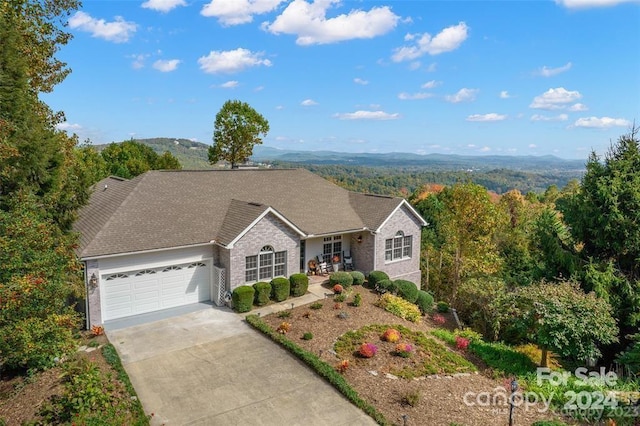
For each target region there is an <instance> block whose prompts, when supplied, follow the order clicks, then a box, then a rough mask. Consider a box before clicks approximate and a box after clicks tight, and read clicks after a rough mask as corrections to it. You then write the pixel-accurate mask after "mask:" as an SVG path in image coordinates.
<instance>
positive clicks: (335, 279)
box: [329, 271, 353, 289]
mask: <svg viewBox="0 0 640 426" xmlns="http://www.w3.org/2000/svg"><path fill="white" fill-rule="evenodd" d="M329 284H330V285H332V286H333V285H335V284H340V285H341V286H342V287H343V288H345V289H347V288H349V287H351V285H352V284H353V277H352V276H351V274H350V273H348V272H345V271H338V272H334V273H333V274H331V275H330V276H329Z"/></svg>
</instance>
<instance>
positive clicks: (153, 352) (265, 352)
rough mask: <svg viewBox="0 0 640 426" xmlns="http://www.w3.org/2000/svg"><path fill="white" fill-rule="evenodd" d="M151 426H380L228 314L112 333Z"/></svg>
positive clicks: (214, 312) (209, 313) (219, 311)
mask: <svg viewBox="0 0 640 426" xmlns="http://www.w3.org/2000/svg"><path fill="white" fill-rule="evenodd" d="M107 336H108V337H109V340H110V341H111V343H113V345H114V346H115V347H116V349H117V351H118V353H119V354H120V358H121V359H122V363H123V365H124V367H125V369H126V370H127V373H128V374H129V377H130V379H131V382H132V383H133V386H134V387H135V389H136V391H137V393H138V397H139V398H140V401H141V402H142V406H143V407H144V410H145V412H146V413H148V414H150V413H153V418H152V420H151V424H152V425H159V424H166V425H225V426H227V425H279V426H284V425H287V426H288V425H303V424H304V425H305V426H310V425H323V426H324V425H375V424H376V423H375V422H374V421H373V420H372V419H371V418H370V417H369V416H367V415H366V414H364V413H363V412H362V411H361V410H360V409H358V408H356V407H355V406H354V405H352V404H351V403H350V402H348V401H347V400H346V399H345V398H344V397H342V395H340V394H339V393H338V392H337V391H336V390H335V389H333V387H331V386H330V385H329V384H327V383H326V382H325V381H324V380H323V379H321V378H320V377H318V376H316V375H315V373H313V372H312V371H311V370H310V369H309V368H307V367H306V366H305V365H304V364H302V363H301V362H300V361H298V360H297V359H296V358H294V357H293V356H291V355H290V354H289V353H288V352H286V351H285V350H284V349H282V348H280V347H279V346H278V345H276V344H275V343H273V342H271V341H270V340H269V339H267V338H266V337H264V336H263V335H261V334H260V333H258V332H257V331H255V330H253V329H252V328H250V327H249V326H248V325H247V324H246V323H245V322H244V321H243V320H242V318H241V317H240V316H239V315H237V314H235V313H233V312H232V311H230V310H228V309H225V308H214V307H212V308H209V309H204V310H200V311H197V312H192V313H188V314H184V315H180V316H176V317H173V318H167V319H163V320H160V321H156V322H151V323H147V324H141V325H135V326H131V327H127V328H121V329H118V330H111V331H109V330H108V331H107Z"/></svg>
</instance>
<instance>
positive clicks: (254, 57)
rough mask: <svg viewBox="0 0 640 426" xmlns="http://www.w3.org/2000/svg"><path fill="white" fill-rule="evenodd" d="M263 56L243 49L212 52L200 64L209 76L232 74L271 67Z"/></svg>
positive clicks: (200, 60)
mask: <svg viewBox="0 0 640 426" xmlns="http://www.w3.org/2000/svg"><path fill="white" fill-rule="evenodd" d="M262 56H263V53H261V52H251V51H250V50H247V49H243V48H241V47H240V48H238V49H235V50H212V51H211V52H209V54H208V55H207V56H202V57H200V58H199V59H198V64H200V69H201V70H203V71H204V72H206V73H207V74H216V73H229V74H230V73H236V72H240V71H243V70H244V69H245V68H250V67H257V66H260V65H264V66H265V67H270V66H271V61H270V60H268V59H262Z"/></svg>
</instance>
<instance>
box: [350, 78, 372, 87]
mask: <svg viewBox="0 0 640 426" xmlns="http://www.w3.org/2000/svg"><path fill="white" fill-rule="evenodd" d="M353 82H354V83H356V84H361V85H363V86H366V85H367V84H369V82H368V81H367V80H363V79H361V78H359V77H356V78H354V79H353Z"/></svg>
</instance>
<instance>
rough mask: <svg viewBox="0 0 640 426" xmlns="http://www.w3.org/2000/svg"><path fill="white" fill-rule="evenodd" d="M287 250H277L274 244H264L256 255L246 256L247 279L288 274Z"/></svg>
mask: <svg viewBox="0 0 640 426" xmlns="http://www.w3.org/2000/svg"><path fill="white" fill-rule="evenodd" d="M286 274H287V252H286V251H275V250H274V248H273V247H272V246H268V245H267V246H263V247H262V248H261V249H260V252H259V253H258V254H257V255H255V256H247V257H246V258H245V277H244V278H245V281H246V282H253V281H258V280H260V281H264V280H270V279H272V278H274V277H279V276H286Z"/></svg>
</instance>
